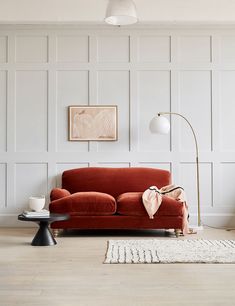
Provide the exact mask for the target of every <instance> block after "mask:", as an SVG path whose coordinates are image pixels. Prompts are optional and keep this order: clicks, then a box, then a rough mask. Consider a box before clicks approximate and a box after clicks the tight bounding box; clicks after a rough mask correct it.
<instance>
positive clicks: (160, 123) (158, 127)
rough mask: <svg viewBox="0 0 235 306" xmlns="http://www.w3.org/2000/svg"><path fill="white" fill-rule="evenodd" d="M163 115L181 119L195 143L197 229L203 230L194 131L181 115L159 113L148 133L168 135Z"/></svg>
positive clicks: (168, 129) (197, 154) (167, 126)
mask: <svg viewBox="0 0 235 306" xmlns="http://www.w3.org/2000/svg"><path fill="white" fill-rule="evenodd" d="M164 115H176V116H179V117H181V118H183V119H184V120H185V121H186V122H187V124H188V125H189V127H190V129H191V131H192V134H193V138H194V142H195V151H196V178H197V229H199V230H200V229H201V230H202V229H203V227H202V223H201V207H200V181H199V157H198V156H199V151H198V142H197V137H196V134H195V131H194V129H193V127H192V125H191V123H190V122H189V121H188V119H187V118H185V117H184V116H183V115H181V114H179V113H174V112H160V113H158V114H157V116H155V117H153V119H152V120H151V121H150V125H149V128H150V131H151V132H152V133H157V134H168V133H169V131H170V122H169V120H168V119H167V118H166V117H165V116H164Z"/></svg>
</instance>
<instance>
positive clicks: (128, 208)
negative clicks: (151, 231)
mask: <svg viewBox="0 0 235 306" xmlns="http://www.w3.org/2000/svg"><path fill="white" fill-rule="evenodd" d="M142 195H143V193H142V192H127V193H123V194H121V195H120V196H119V197H118V198H117V213H118V214H119V215H124V216H148V214H147V212H146V210H145V208H144V205H143V202H142ZM155 215H157V216H182V215H183V205H182V204H181V203H180V202H178V201H176V200H174V199H171V198H169V197H166V196H163V197H162V203H161V205H160V207H159V209H158V211H157V212H156V214H155Z"/></svg>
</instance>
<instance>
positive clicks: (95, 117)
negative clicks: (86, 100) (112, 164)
mask: <svg viewBox="0 0 235 306" xmlns="http://www.w3.org/2000/svg"><path fill="white" fill-rule="evenodd" d="M69 140H71V141H88V140H93V141H115V140H117V106H116V105H114V106H104V105H102V106H101V105H99V106H69Z"/></svg>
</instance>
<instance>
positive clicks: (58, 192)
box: [50, 188, 71, 201]
mask: <svg viewBox="0 0 235 306" xmlns="http://www.w3.org/2000/svg"><path fill="white" fill-rule="evenodd" d="M70 195H71V193H70V192H69V191H68V190H66V189H62V188H54V189H52V191H51V194H50V199H51V201H55V200H58V199H62V198H64V197H68V196H70Z"/></svg>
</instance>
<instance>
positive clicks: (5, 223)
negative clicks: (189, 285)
mask: <svg viewBox="0 0 235 306" xmlns="http://www.w3.org/2000/svg"><path fill="white" fill-rule="evenodd" d="M17 217H18V215H17V214H1V215H0V227H36V226H37V225H36V224H35V223H34V222H22V221H19V220H18V219H17ZM201 219H202V224H203V225H204V227H206V226H207V225H208V226H212V227H224V228H235V215H232V214H231V215H229V214H221V215H219V214H216V215H212V214H211V215H209V214H208V215H206V216H203V215H202V217H201ZM196 222H197V218H196V216H195V217H194V216H192V217H191V218H190V224H192V225H193V224H194V225H195V224H197V223H196Z"/></svg>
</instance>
